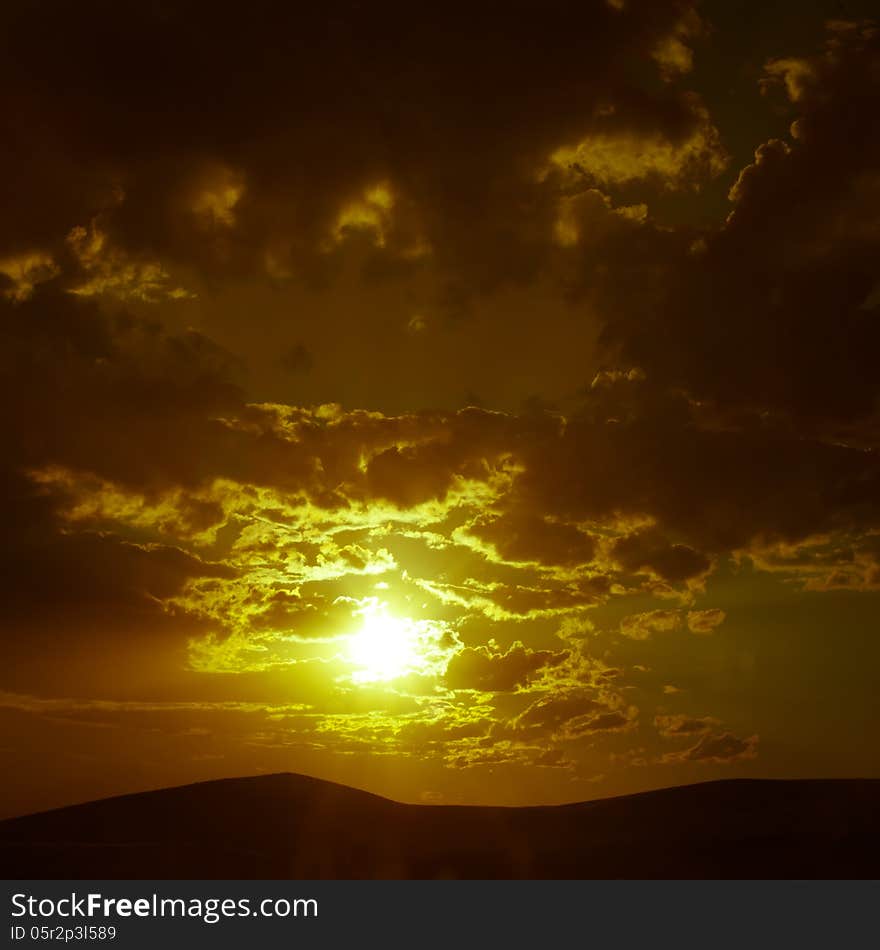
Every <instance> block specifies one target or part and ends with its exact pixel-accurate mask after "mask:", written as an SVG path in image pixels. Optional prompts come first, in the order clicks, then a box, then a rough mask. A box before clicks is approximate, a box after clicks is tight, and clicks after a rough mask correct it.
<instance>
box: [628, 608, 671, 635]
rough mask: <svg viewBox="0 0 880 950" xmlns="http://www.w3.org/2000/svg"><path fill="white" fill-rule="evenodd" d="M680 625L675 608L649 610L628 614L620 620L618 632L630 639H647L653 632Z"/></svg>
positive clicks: (667, 629) (661, 631)
mask: <svg viewBox="0 0 880 950" xmlns="http://www.w3.org/2000/svg"><path fill="white" fill-rule="evenodd" d="M680 627H681V614H680V613H679V611H677V610H649V611H647V612H645V613H641V614H630V616H628V617H624V618H623V620H621V621H620V632H621V633H622V634H623V636H625V637H629V638H630V639H631V640H647V639H648V637H650V636H653V634H655V633H666V632H668V631H670V630H678V629H679V628H680Z"/></svg>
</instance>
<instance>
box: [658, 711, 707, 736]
mask: <svg viewBox="0 0 880 950" xmlns="http://www.w3.org/2000/svg"><path fill="white" fill-rule="evenodd" d="M654 725H655V726H656V727H657V731H658V732H659V733H660V735H661V736H665V737H667V738H674V737H677V736H688V735H706V734H708V733H709V732H711V731H712V730H713V729H714V728H716V727H717V726H720V725H721V723H720V722H719V721H718V720H717V719H713V718H712V717H711V716H685V715H683V714H681V713H676V714H674V715H668V714H658V715H656V716H655V717H654Z"/></svg>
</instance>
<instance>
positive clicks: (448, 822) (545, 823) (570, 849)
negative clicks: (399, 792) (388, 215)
mask: <svg viewBox="0 0 880 950" xmlns="http://www.w3.org/2000/svg"><path fill="white" fill-rule="evenodd" d="M0 870H2V872H3V877H4V878H18V879H28V878H37V879H48V878H133V879H138V878H140V879H148V878H157V879H189V878H208V879H224V878H264V879H279V878H304V879H315V878H380V877H381V878H873V877H880V780H856V779H853V780H850V779H835V780H806V781H803V780H786V781H770V780H750V779H737V780H730V781H720V782H707V783H703V784H697V785H687V786H682V787H679V788H669V789H661V790H658V791H653V792H645V793H641V794H638V795H629V796H624V797H620V798H609V799H600V800H598V801H590V802H582V803H578V804H571V805H556V806H535V807H528V808H489V807H476V806H446V805H407V804H401V803H398V802H394V801H390V800H389V799H385V798H381V797H379V796H376V795H371V794H369V793H367V792H363V791H359V790H356V789H352V788H348V787H346V786H343V785H337V784H334V783H332V782H325V781H321V780H318V779H314V778H309V777H306V776H303V775H294V774H290V773H283V774H277V775H267V776H260V777H255V778H234V779H222V780H219V781H213V782H202V783H199V784H195V785H186V786H182V787H179V788H169V789H163V790H161V791H155V792H144V793H141V794H135V795H123V796H121V797H118V798H109V799H105V800H102V801H95V802H90V803H88V804H84V805H74V806H71V807H68V808H60V809H57V810H55V811H49V812H43V813H40V814H36V815H29V816H25V817H23V818H13V819H9V820H7V821H3V822H0Z"/></svg>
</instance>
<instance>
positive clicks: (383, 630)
mask: <svg viewBox="0 0 880 950" xmlns="http://www.w3.org/2000/svg"><path fill="white" fill-rule="evenodd" d="M360 614H361V616H362V617H363V622H362V624H361V628H360V630H358V631H357V632H356V633H353V634H352V635H351V637H350V638H349V641H348V657H349V659H350V660H351V661H352V663H354V664H355V665H356V666H359V667H360V670H359V671H358V672H356V673H354V674H353V676H352V679H353V680H355V681H356V682H362V683H369V682H375V681H377V680H393V679H397V678H398V677H399V676H403V675H405V674H406V673H409V672H412V671H414V670H416V669H418V668H419V667H420V666H421V665H422V656H421V651H420V649H419V639H420V638H419V631H418V626H417V625H416V624H415V623H413V622H412V621H410V620H406V619H403V618H400V617H393V616H391V614H389V613H388V611H387V610H386V609H385V605H384V604H370V605H369V606H367V607H365V608H364V609H363V610H361V611H360Z"/></svg>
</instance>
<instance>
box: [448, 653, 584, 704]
mask: <svg viewBox="0 0 880 950" xmlns="http://www.w3.org/2000/svg"><path fill="white" fill-rule="evenodd" d="M567 656H568V654H567V653H566V652H565V651H558V652H555V653H554V652H553V651H552V650H527V649H526V648H525V647H524V646H523V645H522V644H521V643H514V644H513V646H511V647H510V649H509V650H507V651H506V652H505V653H501V652H493V651H492V650H490V649H488V648H486V647H477V648H475V649H474V648H470V647H467V648H465V649H464V650H461V651H460V652H459V653H456V654H454V655H453V657H452V659H451V660H450V661H449V665H448V666H447V668H446V685H447V686H449V687H450V688H451V689H476V690H483V691H486V692H505V691H509V690H513V689H516V688H517V687H518V686H521V685H523V684H524V683H526V682H527V681H528V680H529V678H530V677H532V676H534V675H535V674H536V673H537V672H538V671H539V670H541V669H545V668H548V667H554V666H558V665H559V664H560V663H562V662H563V661H564V660H565V659H566V657H567Z"/></svg>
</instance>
